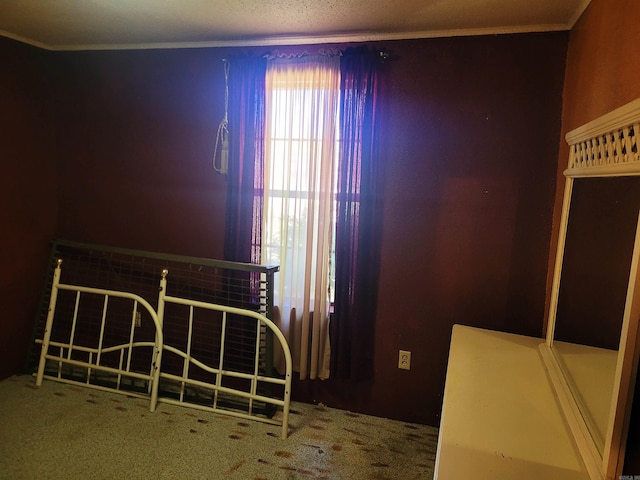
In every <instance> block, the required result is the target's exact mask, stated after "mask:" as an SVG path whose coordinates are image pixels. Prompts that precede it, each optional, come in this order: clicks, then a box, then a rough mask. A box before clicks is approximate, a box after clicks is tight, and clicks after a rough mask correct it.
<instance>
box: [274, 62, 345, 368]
mask: <svg viewBox="0 0 640 480" xmlns="http://www.w3.org/2000/svg"><path fill="white" fill-rule="evenodd" d="M339 99H340V68H339V58H338V57H336V58H332V57H327V56H324V57H304V58H294V59H286V58H285V59H275V60H273V61H272V62H270V63H269V65H268V67H267V74H266V81H265V111H266V114H265V159H264V191H263V198H264V212H263V227H262V262H263V263H265V264H273V265H280V272H279V273H278V274H276V289H275V304H276V305H277V306H278V307H279V309H280V311H281V312H282V316H283V318H284V319H285V323H287V324H288V325H287V326H286V328H285V330H289V331H290V332H291V331H293V332H295V331H296V330H298V328H296V325H295V323H298V322H302V323H303V324H304V323H307V324H316V325H318V326H320V327H321V328H320V330H322V331H323V332H325V333H324V336H325V337H328V328H326V324H327V323H328V314H329V309H330V304H331V300H332V292H333V291H334V290H335V253H334V252H335V223H336V218H335V215H336V206H335V202H336V194H335V192H336V184H337V174H338V172H337V164H338V162H337V158H338V155H337V154H338V126H339V121H338V106H339ZM323 325H325V327H322V326H323ZM320 335H322V334H320ZM288 337H289V339H290V342H292V343H293V344H294V348H293V351H294V360H295V357H296V355H295V352H296V351H298V350H300V359H299V365H300V371H301V376H302V375H303V373H304V371H305V370H306V368H307V357H308V356H309V355H310V358H309V363H310V364H311V365H312V367H311V369H312V371H313V370H314V369H315V368H316V367H315V360H314V357H315V356H316V355H315V354H314V353H312V352H313V350H314V340H313V338H312V341H311V348H310V349H308V347H307V346H305V345H304V344H305V340H306V339H305V338H303V337H304V335H303V336H302V337H300V335H297V334H295V333H292V334H290V335H288ZM299 337H300V338H299ZM298 341H300V343H301V348H300V349H298V348H296V345H295V344H296V342H298ZM320 343H322V344H326V345H327V346H328V338H324V341H321V342H320ZM315 348H321V347H320V346H318V347H315ZM327 358H328V356H327ZM294 363H297V362H294ZM312 375H313V374H312Z"/></svg>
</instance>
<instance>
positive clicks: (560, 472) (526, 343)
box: [434, 325, 589, 480]
mask: <svg viewBox="0 0 640 480" xmlns="http://www.w3.org/2000/svg"><path fill="white" fill-rule="evenodd" d="M541 342H542V340H541V339H539V338H533V337H525V336H521V335H513V334H508V333H503V332H495V331H491V330H483V329H478V328H473V327H466V326H462V325H455V326H454V327H453V333H452V338H451V349H450V352H449V363H448V367H447V379H446V385H445V392H444V404H443V409H442V420H441V424H440V436H439V440H438V452H437V458H436V472H435V477H434V478H435V479H437V480H457V479H465V478H472V479H474V480H495V479H500V480H509V479H514V480H515V479H517V480H540V479H554V480H588V479H589V475H588V473H587V471H586V468H585V466H584V464H583V462H582V460H581V457H580V454H579V452H578V451H577V449H576V447H575V444H574V442H573V439H572V437H571V435H570V433H569V431H568V430H567V429H566V427H565V423H564V420H563V415H562V412H561V410H560V408H559V406H558V403H557V401H556V398H555V396H554V392H553V389H552V388H551V385H550V383H549V381H548V378H547V374H546V373H545V369H544V366H543V363H542V362H541V360H540V356H539V352H538V346H539V345H540V343H541Z"/></svg>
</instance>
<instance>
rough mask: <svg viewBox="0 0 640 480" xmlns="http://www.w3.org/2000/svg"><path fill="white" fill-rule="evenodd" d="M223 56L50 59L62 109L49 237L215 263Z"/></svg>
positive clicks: (221, 182) (221, 181) (221, 196)
mask: <svg viewBox="0 0 640 480" xmlns="http://www.w3.org/2000/svg"><path fill="white" fill-rule="evenodd" d="M222 55H223V51H218V50H211V49H201V50H144V51H120V52H82V53H57V54H56V58H57V61H56V65H57V67H58V69H59V74H60V76H61V78H62V79H63V81H62V84H63V85H64V87H63V89H62V92H61V95H62V96H63V98H64V99H65V104H66V112H65V118H66V125H65V131H66V132H67V133H68V135H67V136H66V138H65V146H64V152H65V153H64V161H63V163H62V169H61V191H60V221H59V223H58V231H57V233H58V236H59V237H62V238H68V239H72V240H77V241H82V242H90V243H98V244H105V245H116V246H124V247H129V248H138V249H146V250H155V251H161V252H168V253H177V254H184V255H194V256H206V257H213V258H221V255H222V245H223V239H224V211H225V192H226V185H225V178H224V177H223V176H221V175H218V174H216V173H215V172H214V171H213V168H212V166H211V165H212V155H213V145H214V140H215V132H216V129H217V125H218V122H219V121H220V120H221V119H222V116H223V105H224V102H223V98H224V96H223V94H224V88H223V85H224V82H223V80H224V76H223V71H222V58H223V57H222Z"/></svg>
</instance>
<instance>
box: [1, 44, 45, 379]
mask: <svg viewBox="0 0 640 480" xmlns="http://www.w3.org/2000/svg"><path fill="white" fill-rule="evenodd" d="M0 58H1V59H2V74H1V75H0V132H1V133H0V138H1V140H0V160H1V162H2V175H1V180H0V184H1V188H0V231H1V232H2V233H1V234H0V304H1V305H2V314H1V315H0V379H3V378H6V377H8V376H9V375H11V374H14V373H16V372H17V371H19V370H20V369H21V367H22V364H23V362H24V359H25V354H26V351H27V347H28V342H29V339H30V337H31V328H32V325H33V322H34V319H35V315H36V305H37V300H38V298H39V296H40V293H41V290H42V285H43V278H44V271H45V266H46V260H47V258H48V242H49V241H50V240H51V238H53V233H54V231H55V225H56V221H57V200H56V170H55V161H56V149H55V139H56V136H55V122H54V121H53V116H52V114H53V108H52V105H51V101H52V98H53V96H52V94H51V92H52V88H53V86H52V85H51V76H50V74H49V70H48V65H49V64H48V61H47V58H48V57H47V52H43V51H42V50H39V49H36V48H33V47H29V46H27V45H23V44H20V43H18V42H15V41H13V40H9V39H6V38H2V37H0Z"/></svg>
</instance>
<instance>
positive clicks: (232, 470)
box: [0, 375, 438, 480]
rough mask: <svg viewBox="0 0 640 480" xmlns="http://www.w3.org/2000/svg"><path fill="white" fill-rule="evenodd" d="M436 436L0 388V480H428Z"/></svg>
mask: <svg viewBox="0 0 640 480" xmlns="http://www.w3.org/2000/svg"><path fill="white" fill-rule="evenodd" d="M437 434H438V431H437V429H436V428H433V427H428V426H424V425H416V424H407V423H403V422H397V421H392V420H386V419H381V418H377V417H371V416H365V415H358V414H354V413H350V412H346V411H343V410H336V409H331V408H327V407H323V406H316V405H308V404H303V403H296V402H294V403H292V406H291V416H290V430H289V437H288V438H287V439H286V440H282V439H281V438H280V429H279V427H276V426H272V425H267V424H263V423H261V422H255V421H248V420H247V421H245V420H239V419H237V418H234V417H230V416H224V415H220V414H215V413H209V412H203V411H199V410H193V409H189V408H185V407H178V406H173V405H168V404H159V405H158V409H157V410H156V411H155V412H154V413H151V412H149V408H148V402H145V401H143V400H140V399H137V398H130V397H126V396H124V395H118V394H112V393H105V392H100V391H96V390H92V389H87V388H82V387H76V386H72V385H65V384H61V383H56V382H53V381H46V380H45V382H44V384H43V386H42V387H41V388H37V387H35V380H34V378H33V377H31V376H27V375H24V376H16V377H11V378H9V379H7V380H4V381H2V382H0V479H11V480H20V479H38V480H40V479H110V480H111V479H125V478H126V479H138V478H141V479H142V478H143V479H238V480H240V479H242V480H261V479H265V480H266V479H268V480H278V479H287V480H291V479H362V480H385V479H389V480H393V479H398V480H400V479H401V480H411V479H432V478H433V468H434V462H435V452H436V443H437Z"/></svg>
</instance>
